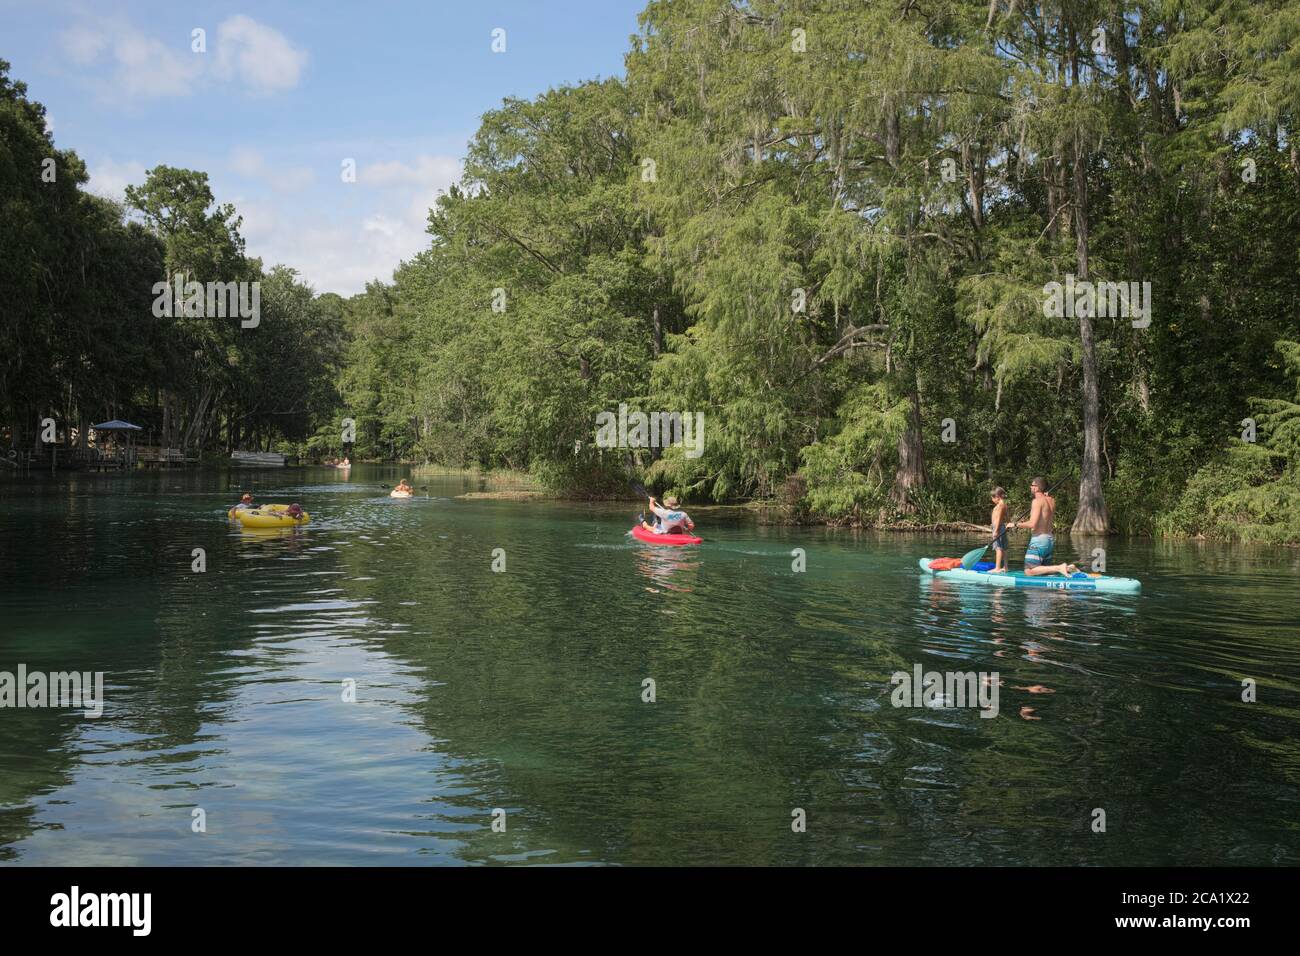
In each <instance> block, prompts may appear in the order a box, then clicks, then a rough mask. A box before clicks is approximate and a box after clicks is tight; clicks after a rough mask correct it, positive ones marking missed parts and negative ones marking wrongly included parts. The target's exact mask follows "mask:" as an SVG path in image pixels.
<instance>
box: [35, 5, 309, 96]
mask: <svg viewBox="0 0 1300 956" xmlns="http://www.w3.org/2000/svg"><path fill="white" fill-rule="evenodd" d="M59 41H60V44H61V46H62V48H63V52H64V53H65V54H67V57H68V59H69V60H70V61H71V62H72V63H74V64H76V65H77V66H80V67H87V68H89V67H97V66H102V65H108V66H109V67H110V69H111V75H110V76H109V77H108V78H107V80H104V81H103V82H99V83H98V92H99V93H100V95H101V96H103V97H110V96H111V97H113V98H114V99H119V100H120V99H121V98H122V97H123V96H132V97H137V98H141V99H148V98H158V97H166V96H188V95H190V94H191V93H193V92H195V90H196V88H197V87H198V86H199V84H200V83H201V82H202V81H203V80H205V79H209V80H210V79H217V80H223V81H229V82H233V83H237V84H239V85H240V86H242V87H243V88H244V90H245V91H246V92H248V93H250V94H252V95H254V96H266V95H269V94H272V93H277V92H280V91H281V90H286V89H291V88H293V87H295V86H297V85H298V82H299V80H300V79H301V78H302V72H303V69H304V68H305V66H306V64H307V53H306V51H304V50H300V49H298V48H297V47H295V46H294V45H293V44H292V43H290V42H289V40H288V39H287V38H286V37H285V36H284V34H282V33H280V32H279V31H278V30H276V29H274V28H273V27H269V26H267V25H265V24H263V23H258V22H257V21H256V20H254V19H253V18H252V17H247V16H244V15H243V14H240V15H238V16H233V17H230V18H229V19H227V20H225V21H223V22H222V23H221V24H220V25H219V26H218V27H217V49H216V52H215V54H210V53H196V52H194V51H193V50H192V49H191V48H190V43H189V37H188V36H186V37H183V38H182V39H181V40H178V41H175V42H164V41H163V40H159V39H155V38H153V37H151V36H149V35H147V34H146V33H144V32H143V31H141V30H139V29H138V28H136V27H135V26H133V25H131V24H129V23H126V22H121V21H117V20H111V19H109V18H107V17H95V18H92V19H88V20H85V21H83V22H81V23H78V24H76V25H74V26H72V27H69V28H68V29H66V30H64V31H63V32H62V33H61V34H60V36H59ZM99 79H101V80H102V78H99Z"/></svg>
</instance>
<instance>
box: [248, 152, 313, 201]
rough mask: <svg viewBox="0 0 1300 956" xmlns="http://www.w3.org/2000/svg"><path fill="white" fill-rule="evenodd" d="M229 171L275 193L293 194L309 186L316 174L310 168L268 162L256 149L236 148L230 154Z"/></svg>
mask: <svg viewBox="0 0 1300 956" xmlns="http://www.w3.org/2000/svg"><path fill="white" fill-rule="evenodd" d="M230 169H231V171H232V172H235V173H238V174H239V175H240V176H244V177H247V178H249V179H258V180H261V181H262V182H265V183H267V184H268V185H269V186H270V187H271V188H272V189H274V190H276V191H277V192H294V191H295V190H299V189H303V188H305V187H307V186H310V185H311V184H312V183H313V182H314V181H315V179H316V173H315V171H314V170H313V169H312V168H311V167H310V166H286V165H284V164H282V163H278V162H268V161H267V159H266V158H265V157H264V156H263V155H262V154H261V153H260V152H258V151H257V150H256V149H253V148H251V147H248V146H237V147H235V149H233V150H231V153H230Z"/></svg>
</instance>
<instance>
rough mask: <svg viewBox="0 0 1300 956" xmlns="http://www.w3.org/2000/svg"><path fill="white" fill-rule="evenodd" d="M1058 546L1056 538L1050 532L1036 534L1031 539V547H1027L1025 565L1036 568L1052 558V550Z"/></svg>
mask: <svg viewBox="0 0 1300 956" xmlns="http://www.w3.org/2000/svg"><path fill="white" fill-rule="evenodd" d="M1055 546H1056V538H1055V537H1054V536H1052V535H1050V534H1036V535H1034V536H1033V537H1032V538H1030V539H1029V547H1028V548H1026V549H1025V567H1026V568H1036V567H1038V566H1039V565H1040V564H1045V563H1046V562H1048V561H1050V560H1052V551H1053V549H1054V548H1055Z"/></svg>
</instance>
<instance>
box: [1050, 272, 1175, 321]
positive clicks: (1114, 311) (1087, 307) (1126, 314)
mask: <svg viewBox="0 0 1300 956" xmlns="http://www.w3.org/2000/svg"><path fill="white" fill-rule="evenodd" d="M1043 296H1044V298H1043V315H1045V316H1047V317H1048V318H1049V319H1074V318H1083V317H1093V316H1095V317H1097V318H1114V319H1132V325H1133V328H1135V329H1145V328H1146V327H1147V326H1149V325H1150V324H1151V283H1150V282H1090V281H1088V280H1084V281H1083V282H1079V281H1078V280H1077V279H1075V277H1074V275H1073V274H1067V275H1066V277H1065V283H1064V284H1062V283H1060V282H1049V283H1047V285H1045V286H1043Z"/></svg>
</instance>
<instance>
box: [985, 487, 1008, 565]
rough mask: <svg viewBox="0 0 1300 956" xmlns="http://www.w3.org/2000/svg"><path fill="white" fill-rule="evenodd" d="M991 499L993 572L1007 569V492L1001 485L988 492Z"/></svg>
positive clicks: (990, 526) (990, 528) (990, 524)
mask: <svg viewBox="0 0 1300 956" xmlns="http://www.w3.org/2000/svg"><path fill="white" fill-rule="evenodd" d="M990 498H992V500H993V517H992V518H990V519H989V530H990V531H991V532H992V534H993V571H992V572H991V573H993V574H1002V573H1003V572H1005V571H1009V570H1010V568H1008V567H1007V492H1006V489H1005V488H1003V487H1002V486H1001V485H998V487H996V488H994V489H993V491H992V492H991V494H990Z"/></svg>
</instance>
